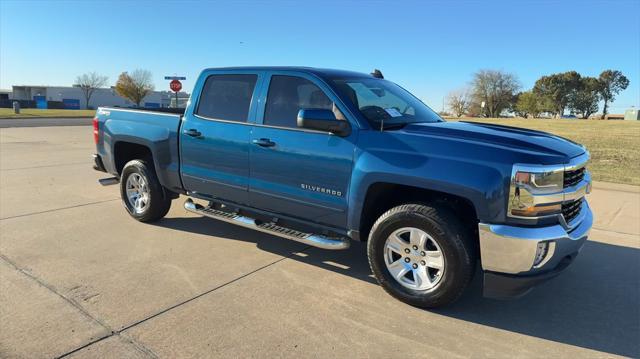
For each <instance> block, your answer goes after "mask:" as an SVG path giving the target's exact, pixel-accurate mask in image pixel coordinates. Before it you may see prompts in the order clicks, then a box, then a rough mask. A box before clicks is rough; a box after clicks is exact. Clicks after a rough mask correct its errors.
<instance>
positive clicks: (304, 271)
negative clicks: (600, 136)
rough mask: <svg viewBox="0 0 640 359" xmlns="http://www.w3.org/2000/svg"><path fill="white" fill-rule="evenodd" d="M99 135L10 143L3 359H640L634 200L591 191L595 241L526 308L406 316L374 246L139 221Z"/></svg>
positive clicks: (45, 134)
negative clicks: (102, 161) (326, 244)
mask: <svg viewBox="0 0 640 359" xmlns="http://www.w3.org/2000/svg"><path fill="white" fill-rule="evenodd" d="M91 153H93V143H92V134H91V128H90V127H86V126H84V127H51V128H37V129H35V128H13V129H2V130H0V357H16V358H24V357H57V356H70V357H81V358H98V357H99V358H103V357H114V358H116V357H117V358H121V357H131V358H148V357H151V358H153V357H163V358H164V357H166V358H173V357H207V356H208V357H272V356H277V357H346V356H349V357H383V356H392V357H398V356H408V357H425V356H428V357H471V356H473V357H505V358H506V357H514V356H520V357H541V356H552V357H559V356H563V357H564V356H580V357H610V356H616V355H620V356H631V357H640V345H639V344H638V338H639V337H640V310H639V307H638V302H640V256H639V254H640V251H639V249H640V189H639V188H638V187H632V186H620V185H611V184H596V185H595V189H594V193H593V194H592V195H590V203H591V205H592V208H593V209H594V212H595V215H596V224H595V229H594V230H593V233H592V237H591V240H590V241H589V242H588V243H587V245H586V246H585V248H584V250H583V251H582V253H581V255H580V256H579V257H578V259H577V260H576V262H575V263H574V264H573V265H572V266H571V267H570V268H569V269H568V270H567V271H566V272H565V273H563V274H562V275H561V276H560V277H558V278H556V279H555V280H553V281H551V282H549V283H546V284H545V285H543V286H541V287H539V288H537V289H536V290H535V291H533V292H532V293H530V294H529V295H528V296H526V297H524V298H522V299H519V300H516V301H506V302H505V301H495V300H488V299H484V298H482V297H481V295H480V284H481V283H480V276H479V275H478V276H476V278H475V279H474V282H473V284H472V287H471V288H470V290H469V291H467V292H466V293H465V295H464V296H463V298H462V299H461V300H460V301H459V302H458V303H456V304H455V305H453V306H451V307H448V308H446V309H441V310H435V311H425V310H420V309H416V308H413V307H410V306H407V305H404V304H402V303H400V302H398V301H396V300H395V299H393V298H391V297H390V296H388V295H386V294H385V292H384V291H383V290H382V289H381V288H380V287H379V286H378V285H377V284H376V283H375V281H374V279H373V278H372V276H371V274H370V271H369V268H368V265H367V261H366V255H365V250H364V246H363V245H361V244H359V243H354V246H353V247H352V248H351V249H349V250H348V251H341V252H331V251H323V250H319V249H315V248H309V247H306V246H304V245H302V244H299V243H296V242H291V241H287V240H283V239H280V238H277V237H272V236H269V235H266V234H262V233H258V232H253V231H250V230H245V229H242V228H238V227H235V226H232V225H228V224H225V223H221V222H217V221H213V220H209V219H205V218H199V217H197V216H194V215H192V214H190V213H187V212H186V211H184V210H183V209H182V208H181V203H182V201H183V199H180V200H177V201H174V205H173V208H172V210H171V211H170V213H169V215H168V216H167V218H165V219H164V220H162V221H160V222H158V223H156V224H142V223H138V222H135V221H133V220H131V219H130V218H129V217H128V216H127V215H126V213H125V212H124V210H123V208H122V205H121V203H120V202H119V199H118V197H119V195H118V188H117V186H111V187H101V186H99V185H98V184H97V183H96V180H97V179H98V178H100V177H101V174H99V173H97V172H95V171H93V170H92V169H91V159H90V155H91Z"/></svg>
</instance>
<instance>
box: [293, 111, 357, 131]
mask: <svg viewBox="0 0 640 359" xmlns="http://www.w3.org/2000/svg"><path fill="white" fill-rule="evenodd" d="M298 127H300V128H308V129H310V130H318V131H325V132H331V133H333V134H336V135H338V136H348V135H349V133H351V128H350V127H349V123H348V122H347V121H344V120H338V119H337V118H336V116H335V115H334V114H333V111H331V110H324V109H316V108H306V109H302V110H300V111H298Z"/></svg>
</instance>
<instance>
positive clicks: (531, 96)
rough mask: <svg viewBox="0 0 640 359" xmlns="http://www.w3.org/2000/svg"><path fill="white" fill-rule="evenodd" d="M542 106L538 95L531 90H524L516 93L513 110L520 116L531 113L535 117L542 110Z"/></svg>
mask: <svg viewBox="0 0 640 359" xmlns="http://www.w3.org/2000/svg"><path fill="white" fill-rule="evenodd" d="M542 107H543V106H542V103H541V101H540V98H539V96H538V95H536V94H535V93H534V92H533V91H526V92H521V93H520V94H518V100H517V102H516V105H515V112H516V113H517V114H518V115H520V116H522V117H527V116H529V115H531V116H532V117H533V118H537V117H538V116H540V113H541V112H542V111H543V108H542Z"/></svg>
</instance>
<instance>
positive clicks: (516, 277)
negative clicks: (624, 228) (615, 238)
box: [478, 200, 593, 298]
mask: <svg viewBox="0 0 640 359" xmlns="http://www.w3.org/2000/svg"><path fill="white" fill-rule="evenodd" d="M592 224H593V214H592V212H591V209H590V208H589V204H588V203H587V201H586V200H584V201H583V203H582V209H581V211H580V216H579V218H576V220H575V221H572V223H571V224H566V223H562V224H556V225H552V226H547V227H537V228H532V227H517V226H508V225H498V224H485V223H480V224H479V225H478V229H479V234H480V256H481V259H482V269H483V271H484V289H483V293H484V295H485V296H486V297H492V298H512V297H518V296H521V295H524V294H526V293H527V292H528V291H529V290H531V289H532V288H533V286H535V285H537V284H539V283H541V282H543V281H545V280H547V279H549V278H551V277H554V276H556V275H558V274H559V273H560V272H562V270H564V269H565V268H566V267H568V265H569V264H570V263H571V261H573V259H574V258H575V257H576V256H577V254H578V252H580V250H581V249H582V246H583V245H584V242H585V241H586V240H587V237H588V235H589V231H590V230H591V226H592ZM540 242H549V247H548V252H547V254H546V256H545V257H544V259H543V260H542V261H541V262H540V263H539V264H538V265H535V266H534V260H535V257H536V251H537V248H538V243H540Z"/></svg>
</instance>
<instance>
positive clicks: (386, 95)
mask: <svg viewBox="0 0 640 359" xmlns="http://www.w3.org/2000/svg"><path fill="white" fill-rule="evenodd" d="M333 84H334V85H335V87H336V89H337V90H338V92H339V93H340V94H341V95H342V96H343V98H345V99H347V100H350V101H351V102H352V103H353V105H354V106H355V107H356V108H358V109H359V110H360V113H361V114H362V115H363V116H364V117H365V118H366V119H367V120H368V121H369V123H370V124H371V126H372V127H374V128H380V127H384V128H389V127H396V126H402V125H406V124H408V123H416V122H443V121H444V120H443V119H442V118H440V116H438V114H437V113H435V112H434V111H433V110H432V109H430V108H429V107H428V106H427V105H425V104H424V103H422V101H420V100H418V99H417V98H416V97H415V96H413V95H412V94H411V93H409V92H408V91H407V90H405V89H403V88H402V87H400V86H398V85H396V84H394V83H393V82H390V81H387V80H382V79H376V78H353V79H341V78H339V79H333Z"/></svg>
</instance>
